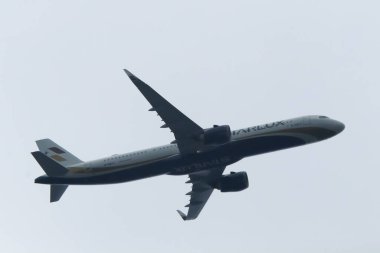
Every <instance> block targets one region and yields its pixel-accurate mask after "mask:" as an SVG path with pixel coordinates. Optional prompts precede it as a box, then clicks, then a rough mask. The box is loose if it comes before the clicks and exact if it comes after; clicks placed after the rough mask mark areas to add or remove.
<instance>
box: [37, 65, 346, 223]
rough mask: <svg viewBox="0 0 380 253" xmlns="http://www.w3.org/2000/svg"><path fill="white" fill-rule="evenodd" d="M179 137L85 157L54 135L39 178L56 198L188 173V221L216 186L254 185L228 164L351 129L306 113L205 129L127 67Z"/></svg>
mask: <svg viewBox="0 0 380 253" xmlns="http://www.w3.org/2000/svg"><path fill="white" fill-rule="evenodd" d="M124 71H125V73H126V74H127V75H128V77H129V78H130V80H131V81H132V83H133V84H134V85H135V86H136V87H137V89H138V90H139V91H140V92H141V93H142V95H143V96H144V97H145V98H146V99H147V100H148V102H149V103H150V105H151V106H152V108H151V109H150V110H149V111H153V112H157V114H158V116H160V117H161V119H162V121H164V125H163V126H162V127H161V128H169V129H170V130H171V132H172V133H173V134H174V137H175V140H174V141H173V142H171V143H170V144H168V145H163V146H159V147H153V148H149V149H145V150H141V151H136V152H132V153H126V154H122V155H114V156H110V157H106V158H102V159H98V160H94V161H89V162H83V161H82V160H80V159H79V158H77V157H76V156H74V155H73V154H71V153H70V152H68V151H67V150H66V149H64V148H62V147H61V146H59V145H57V144H56V143H54V142H53V141H52V140H50V139H43V140H38V141H36V144H37V146H38V149H39V151H35V152H32V155H33V157H34V158H35V159H36V160H37V162H38V163H39V165H40V166H41V167H42V169H43V170H44V171H45V173H46V175H43V176H40V177H38V178H36V179H35V183H38V184H48V185H50V202H56V201H59V200H60V198H61V197H62V195H63V194H64V192H65V191H66V189H67V187H68V186H69V185H101V184H115V183H124V182H129V181H133V180H139V179H144V178H149V177H154V176H159V175H188V176H189V180H188V181H187V182H186V183H189V184H191V185H192V189H191V191H190V192H189V193H187V195H189V196H190V202H189V204H188V205H186V206H185V207H188V211H187V214H185V213H183V212H182V211H180V210H177V212H178V213H179V214H180V216H181V217H182V219H183V220H194V219H196V218H197V217H198V215H199V214H200V212H201V211H202V209H203V207H204V206H205V204H206V202H207V201H208V199H209V197H210V196H211V194H212V192H213V191H214V189H217V190H219V191H221V192H238V191H242V190H245V189H247V188H248V186H249V181H248V176H247V173H246V172H244V171H242V172H231V173H230V174H227V175H223V172H224V170H225V168H226V167H227V166H229V165H231V164H233V163H236V162H238V161H240V160H242V159H243V158H247V157H250V156H255V155H259V154H264V153H268V152H273V151H278V150H282V149H287V148H292V147H298V146H301V145H305V144H310V143H314V142H318V141H322V140H326V139H328V138H331V137H333V136H335V135H337V134H339V133H340V132H342V131H343V130H344V128H345V126H344V124H343V123H341V122H339V121H337V120H333V119H330V118H328V117H326V116H320V115H316V116H304V117H298V118H293V119H288V120H280V121H276V122H271V123H267V124H263V125H258V126H253V127H247V128H242V129H237V130H232V131H231V129H230V127H229V126H228V125H214V126H213V127H211V128H205V129H204V128H202V127H200V126H199V125H197V124H196V123H195V122H194V121H192V120H191V119H190V118H188V117H187V116H186V115H185V114H183V113H182V112H180V111H179V110H178V109H177V108H176V107H174V106H173V105H172V104H170V103H169V102H168V101H167V100H166V99H165V98H163V97H162V96H161V95H160V94H158V93H157V92H156V91H155V90H154V89H152V88H151V87H150V86H149V85H147V84H146V83H144V82H143V81H141V80H140V79H139V78H137V77H136V76H135V75H133V74H132V73H131V72H129V71H128V70H126V69H124Z"/></svg>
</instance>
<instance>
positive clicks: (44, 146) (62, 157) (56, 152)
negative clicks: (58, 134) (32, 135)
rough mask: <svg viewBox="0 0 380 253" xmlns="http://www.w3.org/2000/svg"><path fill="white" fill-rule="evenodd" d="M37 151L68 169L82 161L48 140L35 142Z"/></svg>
mask: <svg viewBox="0 0 380 253" xmlns="http://www.w3.org/2000/svg"><path fill="white" fill-rule="evenodd" d="M36 143H37V146H38V148H39V150H40V151H41V152H42V153H43V154H45V155H46V156H48V157H50V158H51V159H53V160H54V161H56V162H57V163H59V164H60V165H62V166H64V167H66V168H67V167H69V166H71V165H74V164H76V163H81V162H82V161H81V160H80V159H78V158H77V157H76V156H74V155H73V154H71V153H70V152H68V151H67V150H66V149H64V148H62V147H60V146H59V145H58V144H56V143H55V142H54V141H52V140H50V139H43V140H38V141H36Z"/></svg>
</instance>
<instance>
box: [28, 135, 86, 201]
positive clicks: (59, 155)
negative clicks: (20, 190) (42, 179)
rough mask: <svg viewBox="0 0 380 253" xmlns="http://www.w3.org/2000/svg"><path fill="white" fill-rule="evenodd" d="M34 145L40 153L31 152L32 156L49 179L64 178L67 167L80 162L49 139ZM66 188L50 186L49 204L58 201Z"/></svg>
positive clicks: (64, 186) (55, 185) (65, 185)
mask: <svg viewBox="0 0 380 253" xmlns="http://www.w3.org/2000/svg"><path fill="white" fill-rule="evenodd" d="M36 143H37V146H38V148H39V150H40V151H36V152H32V155H33V156H34V158H35V159H36V160H37V162H38V163H39V164H40V166H41V167H42V169H43V170H44V171H45V173H46V174H47V175H48V176H49V177H60V176H64V175H65V174H66V173H67V167H69V166H71V165H74V164H77V163H81V162H82V161H81V160H80V159H78V158H77V157H76V156H74V155H73V154H71V153H70V152H68V151H67V150H66V149H64V148H62V147H60V146H59V145H58V144H56V143H55V142H53V141H52V140H50V139H44V140H39V141H36ZM67 187H68V185H67V184H62V185H59V184H52V185H50V202H56V201H58V200H60V198H61V197H62V195H63V194H64V193H65V191H66V189H67Z"/></svg>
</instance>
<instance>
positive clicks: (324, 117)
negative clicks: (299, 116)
mask: <svg viewBox="0 0 380 253" xmlns="http://www.w3.org/2000/svg"><path fill="white" fill-rule="evenodd" d="M319 118H320V119H328V118H329V117H326V116H319Z"/></svg>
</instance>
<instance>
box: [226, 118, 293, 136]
mask: <svg viewBox="0 0 380 253" xmlns="http://www.w3.org/2000/svg"><path fill="white" fill-rule="evenodd" d="M285 124H286V123H285V121H277V122H273V123H269V124H265V125H261V126H254V127H248V128H244V129H240V130H235V131H232V135H238V134H242V133H244V134H246V133H251V132H257V131H260V130H264V129H269V128H274V127H279V126H285Z"/></svg>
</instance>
